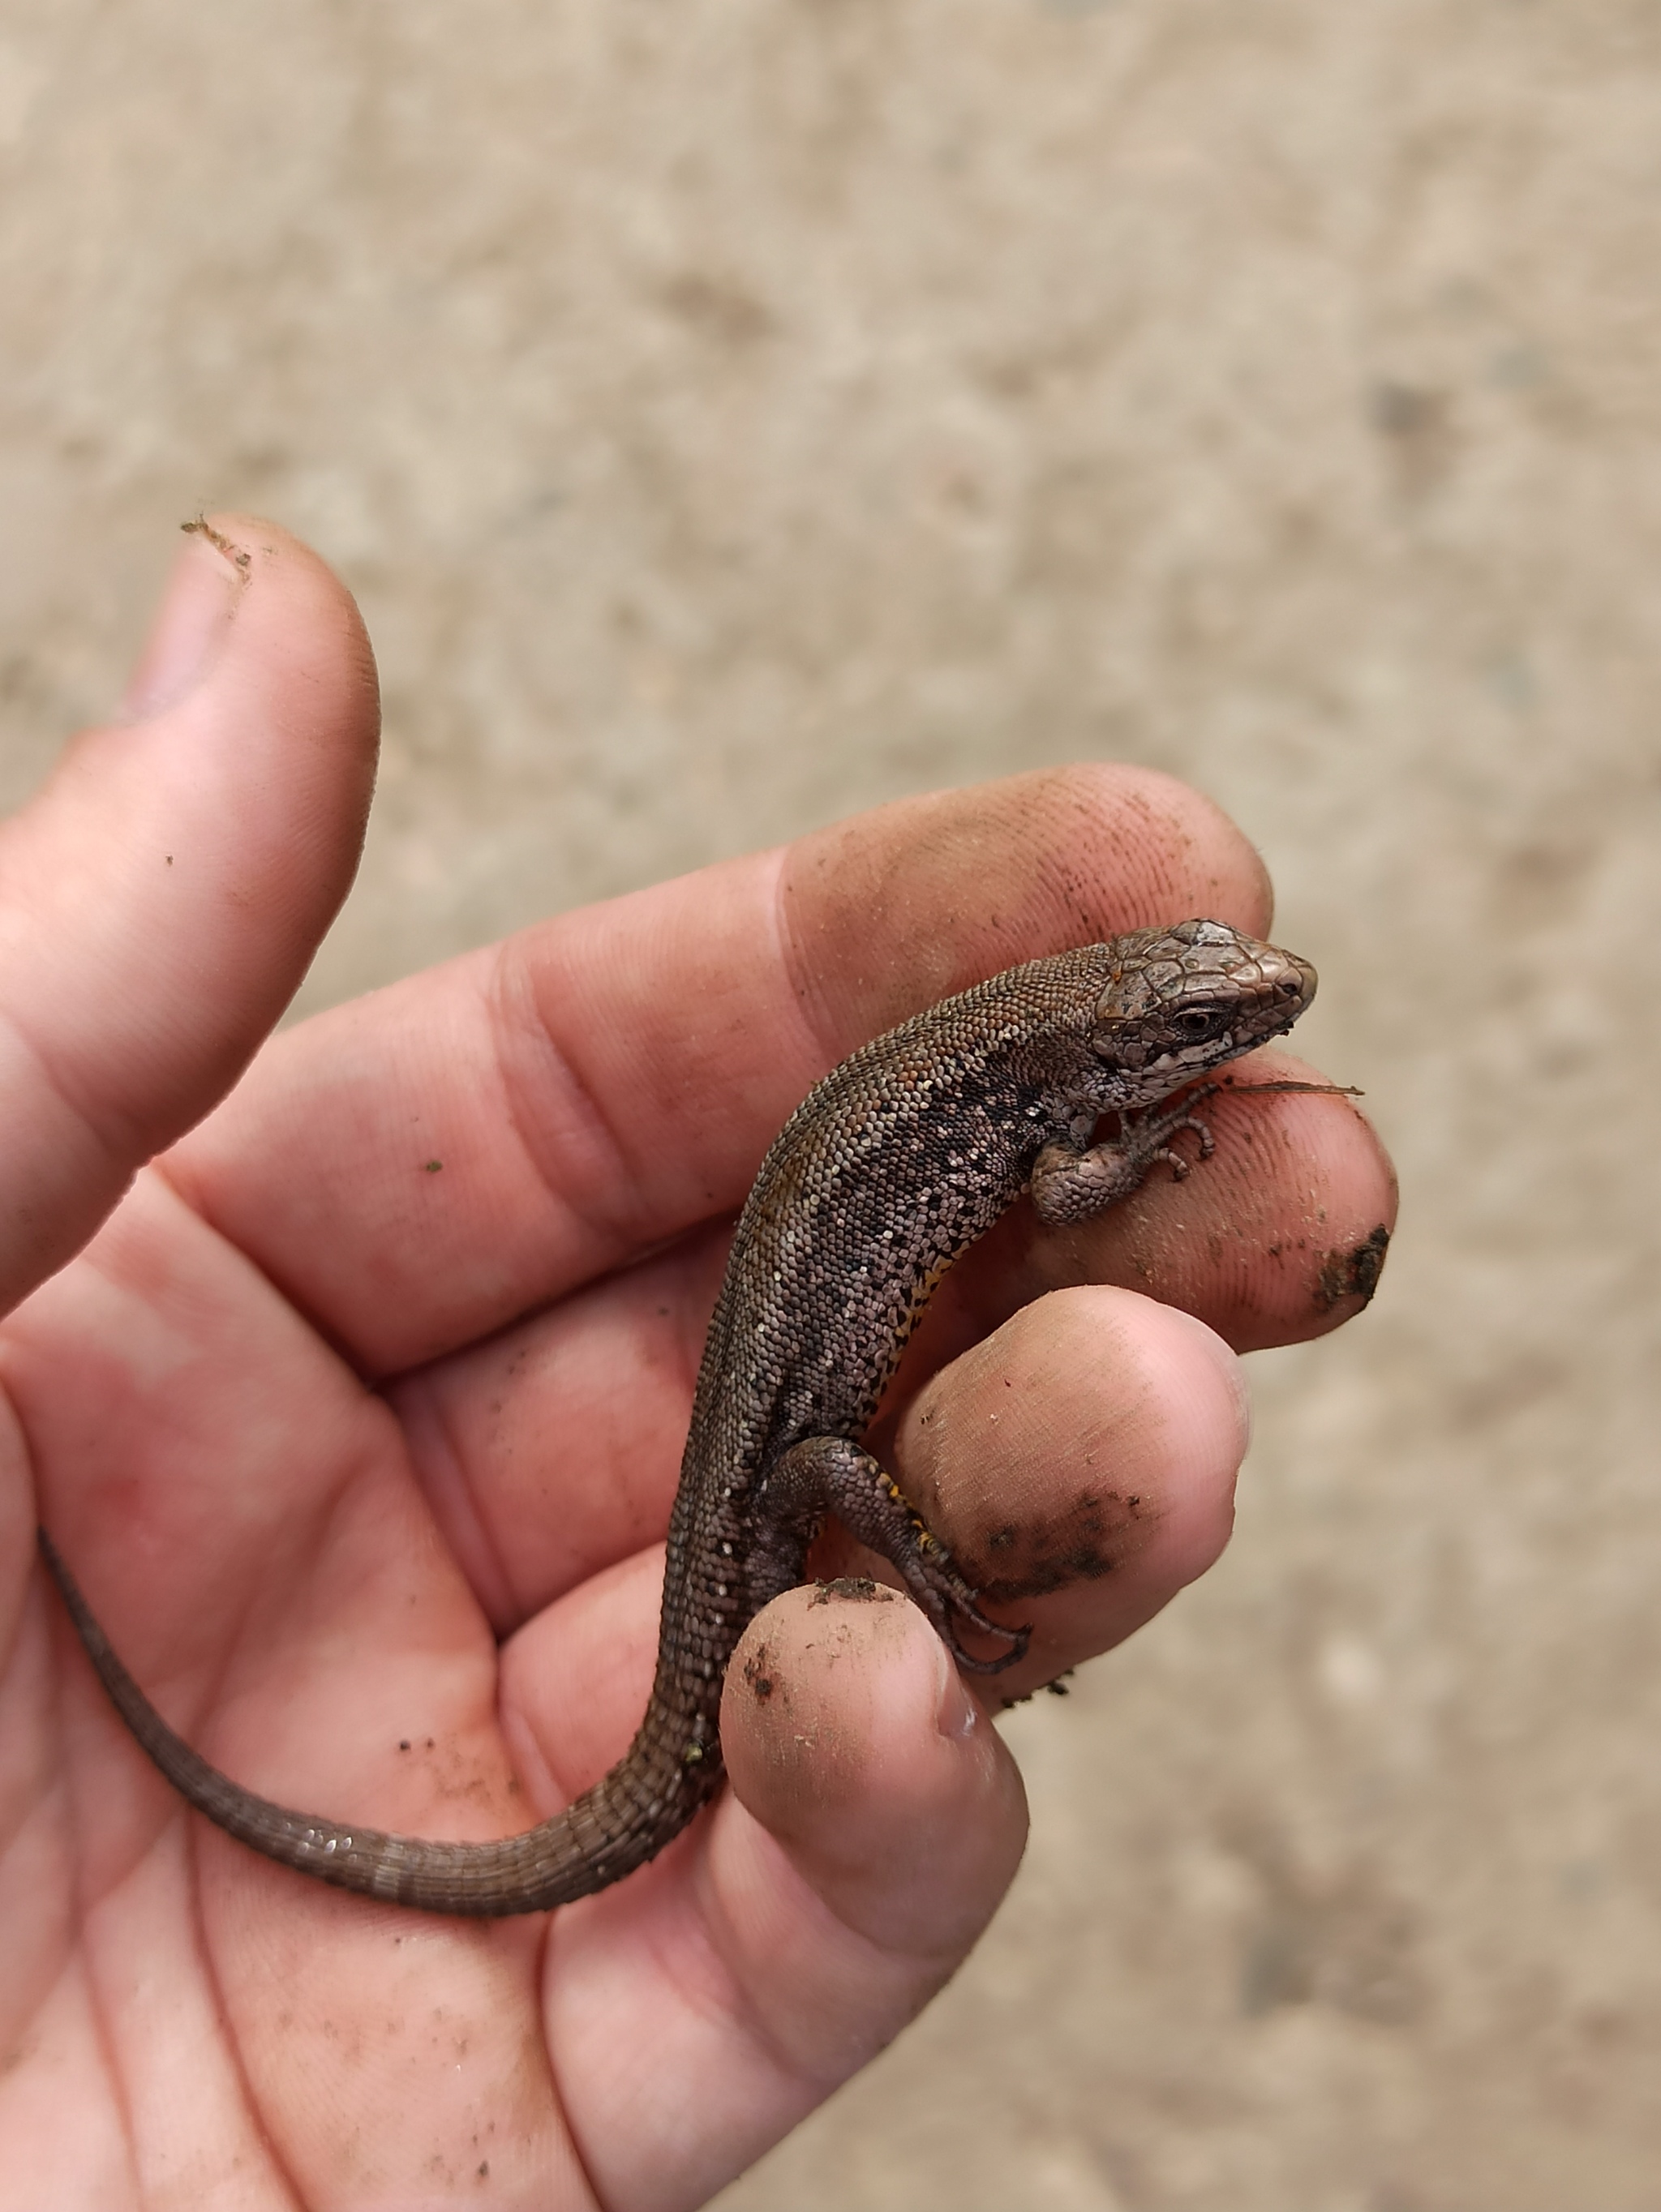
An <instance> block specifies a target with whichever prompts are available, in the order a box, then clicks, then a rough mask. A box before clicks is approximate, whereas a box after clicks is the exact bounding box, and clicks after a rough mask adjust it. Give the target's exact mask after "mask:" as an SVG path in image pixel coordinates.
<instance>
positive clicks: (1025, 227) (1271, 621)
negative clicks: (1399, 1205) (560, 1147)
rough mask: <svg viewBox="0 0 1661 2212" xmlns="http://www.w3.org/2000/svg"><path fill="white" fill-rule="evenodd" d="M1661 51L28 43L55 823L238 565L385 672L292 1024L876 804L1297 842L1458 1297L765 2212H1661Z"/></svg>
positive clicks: (597, 38)
mask: <svg viewBox="0 0 1661 2212" xmlns="http://www.w3.org/2000/svg"><path fill="white" fill-rule="evenodd" d="M1658 268H1661V10H1658V9H1657V7H1656V6H1655V5H1654V4H1653V0H1573V4H1571V0H1375V4H1371V5H1367V6H1357V5H1351V6H1336V5H1334V4H1332V0H1256V4H1251V5H1242V4H1241V0H955V4H946V0H722V4H720V5H715V4H707V0H683V4H681V5H680V6H679V7H678V8H671V7H668V6H666V5H663V4H660V0H604V4H602V0H539V4H534V5H533V4H530V0H397V4H395V5H380V6H376V5H373V4H370V0H284V4H283V5H282V6H281V7H266V8H260V7H257V6H250V5H246V4H241V5H228V4H224V0H220V4H217V5H214V6H211V7H209V6H200V5H197V6H193V5H187V4H186V0H119V4H117V0H0V496H3V506H0V695H3V717H4V719H3V725H0V727H3V749H0V782H3V793H0V796H3V798H4V799H5V800H6V801H7V803H11V802H13V801H15V799H19V798H21V796H22V795H23V794H24V793H26V792H27V790H28V788H29V787H31V785H32V784H33V781H35V780H36V778H37V777H38V776H39V775H40V773H41V772H42V770H43V769H44V768H45V767H46V763H48V761H49V760H50V759H51V757H52V753H53V750H54V749H55V748H56V747H57V746H58V744H59V743H60V742H61V741H62V739H63V738H64V736H65V735H66V734H67V733H68V732H70V730H71V729H73V728H74V727H75V726H76V725H77V724H78V723H80V722H82V721H83V720H88V719H91V718H93V717H94V716H97V715H99V714H101V713H103V712H104V711H106V707H107V702H109V701H110V700H111V699H112V698H113V696H115V694H116V693H117V691H118V690H119V684H120V681H121V678H122V673H123V670H124V667H125V663H126V661H127V659H128V658H129V656H130V655H131V653H132V651H133V649H134V647H135V645H136V643H137V639H138V637H139V635H141V632H142V629H143V623H144V619H145V615H146V611H147V607H148V605H149V601H150V599H151V596H152V594H153V592H155V589H156V587H157V585H158V583H159V581H160V580H161V576H162V574H164V571H165V567H166V564H167V562H168V560H169V559H170V558H171V556H172V552H173V543H174V540H173V532H174V531H175V529H176V527H177V525H178V523H179V520H181V519H183V518H184V517H185V516H186V515H188V514H190V513H193V512H194V511H196V510H197V508H198V507H200V506H202V505H204V504H212V503H236V504H246V505H252V506H255V507H260V508H263V509H265V510H266V511H268V512H270V513H272V514H274V515H276V516H278V517H280V518H281V519H282V520H284V521H285V522H287V523H289V524H290V525H291V526H293V527H295V529H297V530H299V531H301V532H303V533H305V534H306V535H307V536H308V537H309V538H311V539H312V540H313V542H314V543H315V544H317V545H318V546H319V548H320V550H322V551H323V552H324V553H325V554H326V556H328V557H329V558H330V559H331V560H332V561H333V562H335V563H336V564H337V565H338V567H339V568H341V570H342V571H343V572H344V574H345V575H346V577H347V578H348V580H350V583H351V585H352V586H353V587H354V589H355V590H356V592H357V593H358V595H359V597H360V599H361V600H362V604H363V606H364V609H365V611H366V613H367V615H368V620H369V623H370V627H371V629H372V631H373V633H374V639H375V643H376V646H377V648H378V650H379V653H380V665H381V669H382V671H383V676H384V679H385V684H386V707H387V732H386V766H385V771H384V775H383V778H382V784H381V790H380V799H379V801H378V805H377V811H376V815H375V819H374V827H373V829H372V831H371V835H370V841H369V847H368V855H367V859H366V861H365V866H364V870H363V875H362V881H361V883H360V885H359V887H358V890H357V891H356V894H355V896H354V897H353V900H352V902H351V903H350V907H349V908H348V909H347V911H346V914H345V915H344V919H343V920H342V921H341V923H340V925H339V927H338V929H337V930H336V932H335V933H334V935H333V937H332V939H331V941H330V943H329V944H328V945H327V946H326V949H325V951H324V952H323V955H322V957H321V958H320V960H319V963H318V966H317V969H316V970H315V972H314V974H313V978H312V980H311V981H310V983H309V984H308V986H307V992H306V994H305V1003H306V1004H307V1005H308V1006H318V1005H321V1004H323V1003H326V1001H328V1000H333V999H336V998H338V997H340V996H343V995H344V994H348V993H350V992H353V991H356V990H359V989H361V988H362V987H365V986H367V985H369V984H371V983H374V982H375V981H379V980H381V979H384V978H386V977H389V976H392V975H396V974H399V973H401V972H403V971H404V970H405V969H410V968H412V967H415V966H417V965H419V964H421V963H425V962H427V961H429V960H432V959H434V958H435V957H440V956H441V955H442V954H444V953H447V952H448V951H453V950H454V949H457V948H459V947H461V946H463V945H471V944H474V943H477V942H478V941H480V940H482V939H486V938H488V937H490V936H491V935H493V934H495V933H498V932H500V931H502V930H504V929H507V928H509V927H513V926H514V924H516V923H518V922H520V921H524V920H526V919H528V918H529V917H531V916H533V915H538V914H541V913H544V912H546V911H548V910H550V909H551V908H558V907H561V906H564V905H567V904H569V903H572V902H577V901H581V900H584V899H588V898H592V897H595V896H600V895H603V894H605V893H609V892H612V891H617V890H622V889H624V888H626V887H628V886H630V885H633V884H640V883H643V882H647V881H649V880H651V879H653V878H657V877H660V876H661V875H663V874H665V873H666V872H672V871H675V870H679V869H683V868H687V867H691V866H697V864H699V863H700V862H703V861H704V860H709V859H712V858H715V857H716V856H718V855H720V854H725V853H728V852H732V851H734V850H737V849H739V848H744V847H747V846H749V845H751V844H755V843H757V842H764V841H770V840H773V839H776V838H777V837H780V836H784V835H787V834H788V833H789V832H791V831H793V830H794V829H800V828H801V827H804V826H806V825H807V824H809V823H816V822H819V821H822V820H824V819H827V818H829V817H832V816H835V815H837V814H840V813H844V812H847V811H852V810H853V809H855V808H857V807H860V806H862V805H867V804H869V803H871V802H873V801H875V800H879V799H885V798H888V797H890V796H892V795H894V794H897V793H902V792H906V791H912V790H917V789H922V788H925V787H929V786H932V785H936V784H940V783H943V782H953V781H968V780H970V779H973V778H975V777H978V776H982V775H993V774H998V773H1001V772H1003V771H1006V770H1009V769H1019V768H1025V767H1030V766H1033V765H1035V764H1037V763H1044V762H1053V761H1062V760H1067V759H1071V758H1079V757H1110V756H1113V757H1128V758H1132V759H1136V760H1142V761H1147V762H1152V763H1157V764H1158V765H1159V766H1161V767H1164V768H1167V769H1172V770H1174V771H1175V772H1176V773H1177V774H1179V775H1184V776H1187V777H1189V778H1190V779H1192V780H1193V781H1196V782H1197V783H1199V784H1201V785H1202V786H1203V787H1205V788H1206V789H1207V790H1208V791H1210V792H1211V793H1213V794H1214V795H1215V796H1216V797H1217V798H1218V799H1220V800H1221V801H1222V802H1223V803H1224V804H1225V805H1227V806H1228V807H1229V808H1231V809H1232V811H1234V813H1235V814H1236V815H1237V816H1238V817H1239V819H1240V820H1241V821H1242V823H1244V825H1245V827H1246V829H1248V831H1249V832H1250V834H1251V835H1252V836H1254V837H1255V838H1256V840H1257V842H1259V843H1260V844H1261V846H1262V848H1263V850H1264V852H1265V854H1267V856H1268V858H1269V861H1270V863H1271V865H1272V866H1273V867H1274V869H1275V874H1276V877H1277V879H1278V881H1279V884H1280V887H1281V914H1280V923H1279V932H1280V933H1281V935H1282V937H1283V939H1284V940H1285V941H1287V942H1288V943H1291V944H1293V945H1297V946H1299V948H1300V949H1303V950H1305V951H1308V952H1309V953H1310V954H1311V955H1312V956H1313V957H1314V958H1315V959H1316V960H1317V962H1318V963H1319V965H1320V967H1321V969H1322V973H1323V986H1324V987H1323V998H1322V1000H1321V1003H1320V1005H1319V1006H1318V1007H1317V1009H1316V1012H1315V1013H1314V1015H1313V1016H1312V1017H1311V1021H1310V1023H1309V1024H1308V1025H1307V1028H1306V1030H1304V1031H1300V1043H1303V1044H1304V1045H1305V1048H1306V1049H1307V1050H1309V1051H1310V1052H1311V1054H1314V1055H1316V1056H1317V1057H1318V1058H1320V1059H1322V1060H1324V1061H1325V1063H1326V1064H1327V1065H1328V1066H1329V1067H1330V1068H1331V1069H1332V1070H1333V1072H1334V1073H1335V1074H1336V1075H1337V1076H1338V1077H1340V1078H1341V1079H1346V1080H1351V1081H1354V1082H1358V1083H1360V1084H1362V1085H1365V1087H1366V1091H1367V1093H1368V1097H1369V1105H1370V1108H1371V1109H1372V1111H1373V1112H1374V1113H1375V1115H1376V1116H1377V1118H1378V1121H1379V1122H1380V1123H1381V1125H1382V1127H1383V1128H1384V1132H1385V1133H1386V1135H1387V1137H1388V1138H1389V1139H1390V1141H1391V1143H1392V1144H1393V1146H1394V1147H1395V1149H1396V1153H1397V1157H1398V1158H1399V1160H1400V1163H1401V1166H1402V1177H1403V1185H1404V1207H1403V1214H1402V1234H1401V1237H1400V1238H1399V1240H1398V1243H1397V1247H1396V1250H1395V1251H1394V1252H1393V1254H1392V1255H1391V1259H1390V1267H1389V1268H1388V1270H1387V1272H1386V1274H1385V1278H1384V1287H1383V1291H1382V1292H1381V1295H1380V1297H1379V1298H1378V1303H1377V1304H1376V1306H1375V1307H1374V1309H1373V1310H1372V1313H1371V1314H1369V1315H1368V1316H1366V1317H1365V1318H1364V1319H1363V1320H1362V1321H1361V1322H1359V1323H1358V1324H1356V1325H1355V1326H1354V1328H1350V1329H1348V1330H1347V1331H1346V1332H1345V1333H1344V1334H1342V1336H1341V1337H1339V1338H1337V1339H1335V1340H1333V1341H1332V1342H1330V1343H1329V1344H1325V1345H1317V1346H1310V1347H1306V1348H1305V1349H1303V1350H1300V1351H1298V1352H1293V1353H1289V1354H1284V1355H1276V1356H1273V1357H1268V1358H1260V1359H1259V1360H1257V1361H1256V1363H1255V1369H1256V1384H1257V1391H1258V1406H1259V1425H1258V1431H1257V1442H1256V1449H1255V1451H1254V1455H1253V1459H1252V1462H1251V1464H1250V1468H1249V1469H1248V1474H1247V1480H1246V1482H1245V1485H1244V1493H1243V1507H1242V1514H1241V1524H1240V1531H1239V1534H1238V1540H1237V1541H1236V1544H1235V1546H1234V1548H1233V1550H1232V1552H1231V1553H1230V1554H1229V1555H1228V1557H1227V1559H1226V1560H1225V1562H1224V1564H1223V1565H1222V1566H1221V1567H1220V1569H1219V1570H1218V1571H1217V1572H1216V1573H1215V1574H1214V1575H1213V1576H1212V1577H1210V1578H1209V1579H1208V1582H1207V1583H1205V1585H1204V1586H1203V1587H1202V1588H1201V1589H1197V1590H1196V1591H1194V1592H1193V1593H1191V1594H1190V1595H1189V1597H1188V1598H1187V1599H1185V1600H1184V1601H1183V1602H1182V1603H1181V1604H1180V1605H1179V1606H1178V1607H1176V1608H1175V1609H1174V1611H1173V1612H1172V1613H1171V1615H1170V1616H1169V1617H1168V1618H1167V1619H1165V1620H1162V1621H1160V1622H1159V1623H1157V1624H1156V1625H1155V1626H1153V1627H1152V1628H1151V1629H1149V1630H1148V1631H1147V1632H1144V1633H1143V1634H1142V1635H1141V1637H1139V1638H1137V1639H1136V1640H1135V1643H1134V1644H1131V1645H1130V1646H1129V1647H1128V1648H1127V1649H1125V1650H1123V1652H1121V1653H1120V1654H1118V1655H1116V1656H1114V1657H1113V1658H1111V1659H1110V1660H1108V1661H1106V1662H1104V1663H1102V1664H1100V1665H1099V1666H1098V1667H1097V1668H1095V1669H1094V1670H1093V1671H1092V1673H1091V1674H1089V1675H1088V1676H1087V1677H1086V1679H1084V1680H1082V1681H1081V1682H1080V1684H1079V1686H1078V1687H1077V1693H1076V1694H1075V1695H1074V1697H1073V1698H1072V1699H1070V1700H1069V1701H1068V1702H1067V1703H1064V1704H1063V1703H1059V1702H1056V1701H1054V1700H1050V1699H1044V1700H1041V1701H1040V1702H1039V1703H1038V1704H1037V1705H1034V1706H1033V1707H1031V1708H1029V1709H1028V1710H1026V1711H1024V1712H1022V1713H1020V1714H1019V1715H1017V1716H1015V1717H1013V1720H1012V1722H1011V1723H1010V1729H1009V1733H1010V1737H1011V1740H1012V1741H1013V1743H1014V1744H1015V1745H1016V1747H1017V1748H1018V1750H1019V1756H1020V1758H1021V1760H1022V1763H1023V1765H1024V1767H1025V1771H1026V1774H1027V1778H1028V1781H1029V1784H1030V1787H1031V1795H1032V1799H1033V1806H1034V1814H1035V1825H1034V1832H1033V1842H1032V1846H1031V1853H1030V1856H1029V1858H1028V1861H1027V1864H1026V1867H1025V1871H1024V1873H1023V1875H1022V1876H1021V1879H1020V1881H1019V1884H1018V1886H1017V1888H1016V1891H1015V1893H1014V1894H1013V1897H1012V1899H1011V1900H1010V1902H1009V1904H1008V1906H1007V1909H1006V1911H1004V1913H1003V1915H1002V1917H1001V1919H1000V1921H999V1922H998V1923H997V1925H996V1927H995V1929H994V1931H993V1933H992V1935H991V1936H990V1937H989V1940H988V1942H986V1944H985V1945H984V1947H983V1949H982V1950H981V1952H980V1953H979V1954H977V1957H976V1959H975V1960H973V1961H972V1962H971V1963H970V1966H969V1967H968V1968H967V1969H966V1971H965V1972H964V1973H963V1975H962V1976H961V1977H960V1978H959V1979H958V1982H957V1983H956V1984H955V1985H954V1986H953V1987H952V1989H951V1990H949V1991H948V1992H947V1993H946V1996H944V1997H943V1998H942V1999H941V2001H940V2002H939V2003H938V2004H937V2005H936V2006H935V2007H934V2009H933V2011H932V2012H931V2013H930V2014H929V2015H928V2016H927V2017H926V2018H925V2020H924V2021H922V2022H921V2023H920V2024H919V2026H918V2027H916V2029H914V2030H913V2031H912V2032H911V2033H910V2034H909V2035H908V2036H906V2037H905V2038H904V2039H902V2041H901V2042H900V2044H899V2045H897V2047H896V2048H895V2049H894V2050H893V2051H891V2053H890V2054H889V2055H888V2056H887V2057H886V2058H885V2060H884V2061H883V2062H882V2063H880V2064H879V2065H878V2066H877V2067H875V2068H874V2069H872V2071H871V2072H870V2073H869V2074H868V2075H867V2076H866V2077H865V2078H864V2079H862V2080H861V2081H859V2082H858V2083H856V2084H855V2086H854V2087H851V2088H850V2089H849V2091H848V2092H846V2093H844V2094H843V2096H842V2097H840V2098H839V2099H838V2100H836V2102H835V2103H834V2104H833V2105H832V2106H831V2107H830V2108H829V2109H828V2110H827V2111H826V2112H824V2113H823V2114H822V2115H821V2116H820V2117H819V2118H818V2119H817V2120H816V2121H815V2122H814V2123H813V2124H811V2125H810V2126H808V2127H806V2128H805V2129H804V2130H802V2131H801V2133H800V2135H799V2136H797V2137H795V2138H794V2140H793V2141H792V2142H789V2143H788V2144H787V2145H786V2146H784V2147H783V2148H782V2149H781V2150H780V2151H778V2152H777V2153H776V2154H775V2155H774V2156H773V2157H772V2158H771V2159H770V2160H769V2161H768V2162H767V2163H766V2164H765V2165H764V2166H763V2167H761V2168H760V2169H758V2170H757V2172H756V2173H755V2174H754V2175H752V2176H751V2178H750V2179H748V2180H746V2181H745V2182H744V2183H742V2184H740V2185H739V2186H738V2187H736V2188H735V2189H733V2191H730V2192H729V2194H728V2195H727V2197H725V2198H723V2199H722V2200H721V2201H722V2203H723V2204H724V2205H725V2206H726V2207H727V2208H728V2212H740V2208H742V2212H761V2208H764V2207H768V2208H770V2207H775V2206H790V2207H800V2208H804V2212H818V2208H823V2209H824V2212H832V2208H834V2212H867V2208H887V2207H904V2208H907V2212H936V2208H938V2212H947V2208H950V2212H1002V2208H1007V2207H1020V2208H1032V2212H1177V2209H1178V2208H1180V2209H1181V2212H1567V2209H1568V2208H1573V2212H1652V2208H1654V2207H1656V2206H1657V2205H1661V2081H1658V2069H1661V1613H1658V1604H1657V1590H1658V1585H1661V1468H1658V1466H1657V1457H1658V1454H1657V1443H1656V1438H1657V1433H1658V1419H1657V1416H1658V1410H1661V1408H1658V1389H1657V1382H1656V1368H1657V1362H1656V1356H1655V1355H1656V1350H1657V1336H1658V1324H1657V1321H1656V1318H1655V1315H1656V1299H1657V1292H1656V1284H1657V1279H1658V1273H1661V1249H1658V1246H1661V1237H1658V1208H1657V1204H1656V1199H1657V1187H1658V1175H1657V1169H1656V1164H1655V1160H1656V1146H1655V1139H1654V1134H1653V1131H1654V1108H1653V1103H1652V1102H1653V1101H1654V1098H1655V1097H1656V1094H1657V1090H1658V1080H1657V1079H1658V1073H1661V1070H1658V1065H1657V1061H1658V1051H1657V1044H1656V1036H1657V1026H1658V1024H1657V1018H1656V997H1657V981H1658V957H1657V948H1658V941H1661V885H1658V866H1657V860H1658V843H1657V837H1658V829H1661V745H1658V738H1661V641H1658V639H1657V636H1656V634H1655V625H1654V623H1653V621H1652V606H1653V605H1654V603H1655V600H1656V597H1657V584H1658V580H1661V454H1658V437H1661V286H1658V277H1657V273H1656V272H1657V270H1658Z"/></svg>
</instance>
